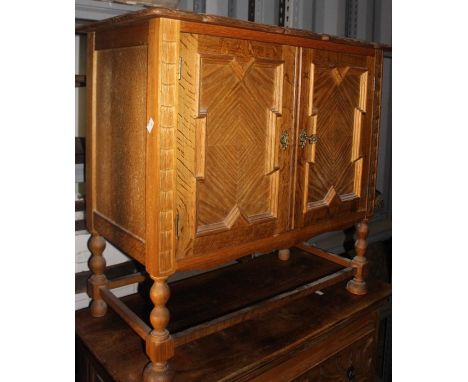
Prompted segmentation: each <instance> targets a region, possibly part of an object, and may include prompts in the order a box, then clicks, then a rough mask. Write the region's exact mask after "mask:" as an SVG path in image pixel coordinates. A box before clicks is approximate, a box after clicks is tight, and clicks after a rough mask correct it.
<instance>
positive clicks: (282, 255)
mask: <svg viewBox="0 0 468 382" xmlns="http://www.w3.org/2000/svg"><path fill="white" fill-rule="evenodd" d="M290 257H291V251H290V250H289V248H286V249H280V250H279V251H278V259H280V260H281V261H288V260H289V258H290Z"/></svg>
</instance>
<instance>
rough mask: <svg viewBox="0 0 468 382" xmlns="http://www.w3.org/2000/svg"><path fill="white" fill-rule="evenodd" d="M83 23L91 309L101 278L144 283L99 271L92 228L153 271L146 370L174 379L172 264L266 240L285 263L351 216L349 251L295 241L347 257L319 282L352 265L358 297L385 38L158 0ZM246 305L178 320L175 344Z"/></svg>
mask: <svg viewBox="0 0 468 382" xmlns="http://www.w3.org/2000/svg"><path fill="white" fill-rule="evenodd" d="M80 31H87V32H88V33H89V37H88V73H87V86H88V112H89V114H88V127H87V139H88V144H87V145H86V146H87V165H86V168H87V218H86V223H87V227H88V229H89V231H90V232H91V233H92V234H93V238H94V239H93V243H94V244H93V245H92V246H90V248H91V247H92V253H93V257H92V261H93V262H94V263H95V264H94V265H93V268H92V271H93V273H94V274H93V276H92V277H91V279H90V282H89V293H90V295H91V296H92V298H93V304H94V305H95V308H92V309H91V311H92V313H93V314H94V315H96V316H98V315H103V314H105V311H106V309H105V301H104V300H103V299H102V296H101V295H100V290H101V288H105V287H107V288H111V287H114V286H116V285H123V284H125V283H126V282H127V281H141V278H140V276H136V277H133V278H130V279H128V280H124V279H122V280H117V281H113V282H111V283H109V282H108V281H107V279H105V276H104V268H105V260H103V257H102V251H103V247H102V246H101V244H100V243H101V241H100V239H97V238H98V237H99V235H101V236H102V237H103V238H105V239H107V240H109V241H110V242H111V243H112V244H114V245H115V246H116V247H118V248H119V249H121V250H123V251H124V252H125V253H126V254H128V255H129V256H131V257H132V258H134V259H136V260H137V261H139V262H140V263H142V264H144V266H145V267H146V270H147V272H148V274H149V275H150V277H151V278H152V279H153V280H154V286H153V288H152V292H151V293H150V297H151V300H152V302H153V303H154V309H153V310H152V313H151V315H150V318H151V324H152V327H153V330H152V331H151V333H150V334H148V335H147V336H146V338H145V341H146V351H147V354H148V357H149V359H150V361H151V363H150V364H149V365H148V367H147V368H146V369H145V370H146V371H145V373H144V378H145V381H146V382H149V381H153V380H171V379H172V378H173V373H172V371H171V367H170V362H169V360H170V358H171V357H172V356H173V353H174V339H173V337H172V336H171V334H170V333H169V331H168V329H167V326H168V323H169V311H168V309H167V307H166V303H167V302H168V299H169V289H168V286H167V283H166V282H167V278H168V277H169V276H170V275H172V274H173V273H175V272H176V271H178V270H193V269H206V268H210V267H213V266H217V265H221V264H223V263H225V262H227V261H230V260H234V259H238V258H240V257H242V256H245V255H248V254H250V253H252V252H267V251H273V250H279V259H280V260H283V261H278V266H281V265H283V266H285V265H286V264H287V263H288V262H290V261H291V259H290V253H289V249H288V248H290V247H292V246H294V245H296V244H298V243H300V242H302V241H304V240H307V239H309V238H310V237H311V236H314V235H317V234H320V233H323V232H327V231H331V230H337V229H342V228H348V227H349V226H351V225H353V224H356V223H358V222H361V224H360V226H359V229H358V240H357V243H356V252H357V256H356V257H355V258H354V259H353V260H352V261H348V260H346V259H342V258H339V257H337V256H336V255H333V254H330V253H327V252H324V251H321V250H319V249H316V248H313V249H311V248H307V249H306V248H304V249H305V250H307V251H308V252H309V253H311V254H315V255H317V256H319V257H322V258H325V259H328V260H331V261H333V262H335V263H337V264H339V265H341V266H344V267H345V269H344V270H343V271H341V272H337V273H336V275H339V276H336V277H331V278H330V279H327V281H326V283H327V285H329V284H328V283H334V282H337V280H342V279H343V278H344V277H347V278H349V277H350V276H351V275H354V278H353V280H351V281H350V282H349V284H348V290H349V291H350V292H351V293H354V294H364V293H366V282H365V268H366V267H365V264H366V261H365V256H364V252H365V246H366V235H367V228H366V227H367V225H366V222H367V220H368V218H369V217H370V216H371V214H372V212H373V204H374V197H375V190H374V188H375V182H376V169H377V144H378V127H379V113H380V111H379V110H380V97H381V71H382V46H380V45H378V44H372V43H364V42H358V41H352V40H348V39H342V38H341V39H340V38H335V37H331V36H328V35H318V34H314V33H309V32H304V31H298V30H291V29H285V28H278V27H271V26H262V25H258V24H252V23H248V22H241V21H234V20H230V19H226V18H221V17H215V16H201V15H195V14H192V13H187V12H179V11H174V10H165V9H159V8H158V9H156V8H155V9H147V10H144V11H141V12H138V13H135V14H131V15H124V16H119V17H116V18H113V19H111V20H106V21H103V22H98V23H95V24H92V25H86V26H84V27H83V28H81V29H80ZM101 247H102V248H101ZM103 262H104V265H102V263H103ZM322 281H323V280H322ZM322 281H320V280H319V281H317V280H316V281H311V282H309V283H308V284H310V285H322V284H321V283H322ZM314 282H317V283H318V284H314ZM310 285H309V286H310ZM299 289H300V288H299ZM103 290H104V289H103ZM106 290H107V289H106ZM310 290H311V289H310ZM105 294H106V299H107V301H110V302H111V303H112V305H113V306H115V307H116V309H117V310H120V311H121V312H123V313H122V314H124V315H127V318H128V317H129V314H128V312H127V313H126V311H125V310H122V308H121V307H120V306H118V305H116V303H115V300H114V298H113V297H112V296H111V295H108V294H107V292H105ZM280 296H281V294H280ZM280 300H281V298H280V299H279V300H278V296H276V297H270V298H269V299H267V300H265V301H266V302H265V306H263V305H262V304H260V305H261V309H257V310H258V311H262V312H263V311H268V310H269V309H270V307H271V306H274V305H275V304H276V303H277V301H280ZM255 311H256V309H252V308H249V309H247V310H246V311H243V310H242V309H241V310H240V311H239V312H238V313H235V312H234V313H232V314H231V316H229V317H225V319H218V320H211V321H209V322H208V323H205V324H201V325H200V326H198V327H196V328H192V329H191V330H190V329H187V331H186V332H185V334H184V335H182V336H178V337H177V338H178V340H177V341H179V343H185V342H187V341H190V340H191V339H195V338H199V337H201V336H204V335H207V334H210V333H214V332H216V331H217V330H221V329H222V328H227V327H228V326H230V325H232V324H233V323H239V322H241V321H244V320H246V319H247V318H248V317H250V315H254V313H253V312H255ZM246 312H248V313H246ZM255 314H256V313H255ZM137 327H139V326H138V325H137ZM184 341H185V342H184Z"/></svg>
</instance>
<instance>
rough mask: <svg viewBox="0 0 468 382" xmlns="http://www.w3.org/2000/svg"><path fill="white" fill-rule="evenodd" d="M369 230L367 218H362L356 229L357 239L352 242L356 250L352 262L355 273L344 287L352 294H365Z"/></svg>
mask: <svg viewBox="0 0 468 382" xmlns="http://www.w3.org/2000/svg"><path fill="white" fill-rule="evenodd" d="M368 232H369V227H368V226H367V220H363V221H362V222H361V223H359V224H358V226H357V229H356V236H357V240H356V243H355V244H354V248H355V251H356V256H354V258H353V261H352V264H353V267H354V268H356V274H355V275H354V278H353V279H352V280H350V281H349V282H348V284H347V285H346V289H348V291H350V292H351V293H353V294H360V295H361V294H366V293H367V285H366V282H365V281H364V277H365V272H366V268H367V260H366V258H365V254H366V249H367V240H366V238H367V234H368Z"/></svg>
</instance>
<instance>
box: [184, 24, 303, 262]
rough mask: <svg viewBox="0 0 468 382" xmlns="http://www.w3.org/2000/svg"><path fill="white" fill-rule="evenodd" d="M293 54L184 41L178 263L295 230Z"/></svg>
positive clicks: (208, 39)
mask: <svg viewBox="0 0 468 382" xmlns="http://www.w3.org/2000/svg"><path fill="white" fill-rule="evenodd" d="M296 51H297V48H295V47H288V46H281V45H275V44H266V43H260V42H255V41H248V40H238V39H231V38H220V37H213V36H205V35H197V34H188V33H181V41H180V63H179V64H180V79H179V87H178V92H179V94H178V99H179V101H178V102H179V104H178V109H179V116H178V135H177V174H178V177H177V213H178V234H177V237H178V239H177V258H178V259H179V260H180V259H182V258H185V257H189V256H199V255H203V254H207V253H210V252H213V251H217V250H220V249H223V248H226V247H233V246H238V245H241V244H244V243H248V242H250V241H255V240H259V239H262V238H268V237H271V236H273V235H275V234H278V233H281V232H285V231H287V230H289V229H290V224H291V222H290V221H289V220H290V219H289V215H290V193H291V190H292V186H293V185H292V181H291V165H292V162H291V160H292V150H291V144H292V142H291V139H292V135H293V131H292V129H293V105H294V86H295V85H294V73H295V65H296V63H295V61H296Z"/></svg>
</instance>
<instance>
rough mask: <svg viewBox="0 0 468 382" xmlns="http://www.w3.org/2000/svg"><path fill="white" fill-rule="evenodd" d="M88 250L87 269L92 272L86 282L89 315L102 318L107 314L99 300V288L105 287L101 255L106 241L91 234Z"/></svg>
mask: <svg viewBox="0 0 468 382" xmlns="http://www.w3.org/2000/svg"><path fill="white" fill-rule="evenodd" d="M88 248H89V250H90V251H91V254H92V255H91V258H90V259H89V269H90V270H91V271H92V272H93V274H92V276H91V277H90V278H89V280H88V295H89V297H91V299H92V301H91V306H90V310H91V315H92V316H93V317H102V316H104V315H105V314H106V312H107V304H106V303H105V302H104V300H103V299H102V298H101V292H100V288H101V286H105V285H107V278H106V276H105V275H104V271H105V270H106V260H105V259H104V256H103V255H102V253H103V252H104V249H105V248H106V241H105V240H104V238H103V237H102V236H99V235H96V234H93V235H91V237H90V239H89V241H88Z"/></svg>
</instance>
